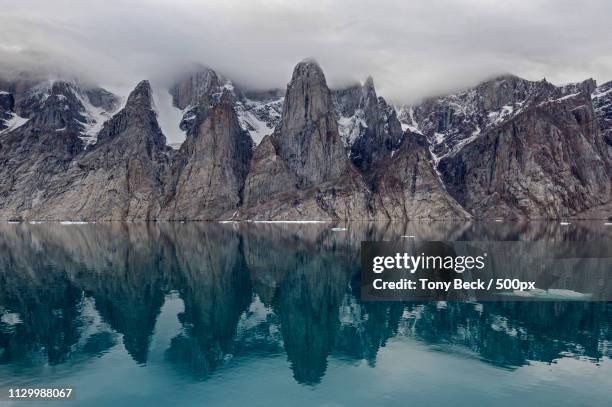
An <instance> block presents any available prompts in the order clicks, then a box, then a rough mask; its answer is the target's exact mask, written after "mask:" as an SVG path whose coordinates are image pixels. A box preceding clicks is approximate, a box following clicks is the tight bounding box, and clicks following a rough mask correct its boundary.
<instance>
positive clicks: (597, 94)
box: [592, 82, 612, 154]
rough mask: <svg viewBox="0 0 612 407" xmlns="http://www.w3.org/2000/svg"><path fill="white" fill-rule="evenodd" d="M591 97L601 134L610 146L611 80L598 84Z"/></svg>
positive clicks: (611, 114)
mask: <svg viewBox="0 0 612 407" xmlns="http://www.w3.org/2000/svg"><path fill="white" fill-rule="evenodd" d="M592 97H593V107H594V108H595V114H596V116H597V119H598V120H599V126H600V127H601V132H602V136H603V138H604V140H605V142H606V143H607V144H608V146H610V148H612V82H607V83H604V84H603V85H601V86H599V87H598V88H597V89H596V90H595V91H594V92H593V94H592ZM610 154H612V153H610Z"/></svg>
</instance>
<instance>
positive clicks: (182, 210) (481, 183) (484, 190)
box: [0, 60, 612, 221]
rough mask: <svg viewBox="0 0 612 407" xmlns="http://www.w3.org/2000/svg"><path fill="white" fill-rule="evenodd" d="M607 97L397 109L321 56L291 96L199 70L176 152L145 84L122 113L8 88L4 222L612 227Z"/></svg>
mask: <svg viewBox="0 0 612 407" xmlns="http://www.w3.org/2000/svg"><path fill="white" fill-rule="evenodd" d="M611 89H612V86H611V85H610V83H607V84H604V85H601V86H599V87H597V86H596V84H595V82H594V81H593V80H587V81H584V82H582V83H577V84H571V85H566V86H561V87H559V86H554V85H552V84H550V83H549V82H547V81H545V80H542V81H538V82H532V81H527V80H524V79H521V78H518V77H515V76H510V75H507V76H503V77H498V78H495V79H492V80H489V81H486V82H483V83H482V84H480V85H478V86H476V87H474V88H472V89H469V90H467V91H464V92H460V93H457V94H452V95H447V96H442V97H438V98H432V99H429V100H426V101H424V102H423V103H421V104H418V105H415V106H405V107H402V108H400V109H399V112H398V113H397V114H396V112H395V109H394V108H393V107H392V106H390V105H389V104H387V102H386V101H385V100H384V99H383V98H382V97H379V96H378V95H377V94H376V90H375V88H374V83H373V80H372V79H371V78H368V79H367V80H366V81H365V83H364V84H363V85H360V84H359V85H354V86H350V87H347V88H344V89H340V90H334V91H332V90H330V89H329V88H328V86H327V82H326V79H325V75H324V74H323V71H322V70H321V68H320V67H319V65H318V64H317V63H316V62H314V61H312V60H305V61H302V62H300V63H299V64H298V65H297V66H296V67H295V69H294V71H293V75H292V78H291V81H290V82H289V84H288V86H287V90H286V92H285V95H284V96H282V95H281V93H280V92H279V91H276V90H272V91H267V92H265V91H261V92H258V91H246V90H242V89H240V88H239V87H237V86H234V84H232V82H231V81H229V80H227V79H225V78H223V77H222V76H220V75H218V74H216V73H215V72H214V71H213V70H211V69H208V68H199V69H198V70H197V71H196V72H195V73H192V74H190V75H186V76H185V77H183V78H182V79H180V80H179V81H177V83H176V84H175V85H174V86H172V87H171V88H170V89H169V92H170V95H171V97H172V102H173V105H174V107H176V108H177V109H180V110H181V115H182V117H181V120H180V127H181V128H182V130H183V131H184V132H185V135H186V139H185V141H184V142H183V143H182V145H181V147H180V149H179V150H172V149H170V148H169V147H168V146H167V145H166V144H167V143H166V139H165V137H164V135H163V133H162V131H161V130H160V126H159V124H158V115H157V113H156V109H155V106H154V105H153V100H152V90H151V87H150V85H149V83H148V82H147V81H143V82H141V83H140V84H139V85H138V86H137V87H136V88H135V89H134V91H133V92H132V93H131V94H130V95H129V97H128V98H127V102H126V104H125V107H124V108H123V109H121V110H120V111H119V112H116V113H115V110H116V109H117V106H118V105H119V98H117V97H116V96H115V95H113V94H111V93H109V92H107V91H105V90H104V89H101V88H81V87H79V86H78V85H77V84H76V83H74V82H64V81H45V82H36V81H31V80H29V79H24V80H22V81H16V82H10V83H9V82H3V81H0V219H43V220H92V221H93V220H157V219H159V220H220V219H254V220H372V219H448V218H460V219H463V218H467V217H470V216H474V217H478V218H480V217H483V218H489V217H509V218H519V217H521V218H564V217H594V218H605V219H608V218H610V216H611V215H612V213H611V210H612V192H611V176H610V174H612V141H611V137H612V136H611V134H612V133H611V131H612V113H611V112H612V111H611V106H612V92H611ZM160 117H161V118H162V120H165V119H163V115H161V116H160ZM176 121H177V123H174V124H173V125H174V126H176V125H177V124H179V123H178V120H176ZM162 124H164V125H167V124H168V123H167V122H165V121H164V122H162ZM164 128H167V127H164Z"/></svg>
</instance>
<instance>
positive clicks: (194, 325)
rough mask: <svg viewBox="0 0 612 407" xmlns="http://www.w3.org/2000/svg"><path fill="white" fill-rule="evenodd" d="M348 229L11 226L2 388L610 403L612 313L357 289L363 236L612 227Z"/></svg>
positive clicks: (604, 233)
mask: <svg viewBox="0 0 612 407" xmlns="http://www.w3.org/2000/svg"><path fill="white" fill-rule="evenodd" d="M343 226H346V228H347V230H343V231H333V230H332V229H331V228H332V225H329V224H254V223H248V224H247V223H240V224H232V223H228V224H221V223H187V224H164V223H159V224H131V225H129V224H121V223H117V224H104V225H102V224H98V225H61V224H36V225H32V224H6V223H5V224H0V255H1V257H0V389H2V391H5V389H6V387H8V386H20V387H33V386H46V387H50V386H65V387H73V388H74V389H75V396H76V397H75V399H74V400H73V401H70V402H66V401H61V402H49V401H45V402H39V403H36V402H26V403H25V404H24V405H36V404H41V405H45V406H51V405H87V406H109V405H116V406H121V405H130V406H151V405H172V406H181V405H190V406H191V405H206V406H213V405H224V406H227V405H242V406H259V405H261V406H271V405H288V404H290V405H292V406H298V405H307V406H311V405H325V406H338V405H350V406H355V405H369V406H372V405H392V406H405V405H417V406H440V405H445V406H476V405H483V406H491V405H495V406H516V405H521V406H549V405H550V406H610V405H612V361H611V360H610V358H611V356H612V303H584V302H564V303H561V302H554V303H553V302H538V303H525V302H504V303H481V304H478V303H455V302H448V303H442V302H428V303H401V302H392V303H380V302H379V303H366V302H360V300H359V281H358V272H359V270H360V265H359V262H360V260H359V245H360V242H361V240H393V239H398V238H400V237H401V236H402V235H411V236H415V237H416V238H418V239H430V240H527V241H530V240H549V241H551V240H554V241H563V240H605V239H612V226H606V225H604V223H603V222H597V223H582V224H572V225H567V226H563V225H560V224H558V223H536V224H533V223H532V224H517V223H514V224H505V223H472V224H465V223H461V224H449V223H408V224H398V223H391V224H369V223H359V224H349V225H343ZM3 403H4V404H6V405H9V403H8V401H6V399H4V400H2V399H0V405H2V404H3ZM22 403H23V402H21V401H18V402H15V403H14V404H15V405H21V404H22Z"/></svg>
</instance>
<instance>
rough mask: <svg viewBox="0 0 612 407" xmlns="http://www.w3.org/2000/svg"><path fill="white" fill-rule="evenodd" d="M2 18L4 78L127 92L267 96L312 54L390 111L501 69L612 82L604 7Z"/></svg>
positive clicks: (421, 4) (156, 6)
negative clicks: (198, 82)
mask: <svg viewBox="0 0 612 407" xmlns="http://www.w3.org/2000/svg"><path fill="white" fill-rule="evenodd" d="M2 3H6V4H2ZM0 9H2V10H3V12H2V14H1V15H0V73H1V74H3V75H5V76H7V75H15V74H18V73H19V72H23V71H36V72H41V73H45V74H46V73H48V72H51V73H52V74H56V75H60V76H76V77H79V78H81V79H83V80H88V81H92V82H96V83H100V84H102V85H107V86H110V87H126V86H129V85H132V84H134V83H135V82H136V81H138V80H139V79H142V78H150V79H153V80H158V81H163V80H164V78H165V79H167V78H170V77H172V76H173V75H176V74H177V73H178V72H180V71H181V70H183V69H185V67H186V66H189V64H191V63H194V62H196V63H202V64H205V65H208V66H211V67H213V68H215V69H216V70H218V71H220V72H221V73H223V74H225V75H226V76H228V77H230V78H232V79H234V80H235V81H237V82H238V83H241V84H243V85H245V86H248V87H253V88H268V87H283V86H284V85H285V84H286V82H287V81H288V80H289V77H290V75H291V70H292V67H293V65H294V64H295V63H296V62H297V61H299V60H301V59H303V58H304V57H310V56H312V57H315V58H316V59H317V60H318V61H319V62H320V63H321V65H322V66H323V69H324V70H325V72H326V75H327V77H328V81H329V82H330V84H331V85H335V86H341V85H343V84H347V83H349V82H352V81H356V80H363V79H364V78H365V77H366V76H367V75H369V74H371V75H372V76H373V77H374V78H375V81H376V83H377V88H378V90H379V93H381V94H383V95H384V96H386V97H387V98H389V99H391V100H392V101H396V102H411V101H415V100H417V99H419V98H422V97H424V96H428V95H432V94H437V93H443V92H447V91H451V90H455V89H458V88H461V87H465V86H469V85H473V84H475V83H476V82H478V81H480V80H482V79H485V78H488V77H490V76H493V75H496V74H500V73H508V72H509V73H515V74H517V75H520V76H523V77H526V78H528V79H534V80H535V79H541V78H542V77H546V78H547V79H548V80H550V81H552V82H555V83H565V82H572V81H579V80H582V79H585V78H587V77H595V78H596V79H597V80H598V81H600V82H603V81H608V80H611V79H612V53H611V52H610V50H612V28H610V27H611V25H610V24H609V21H608V20H609V16H610V15H612V3H610V2H609V1H598V0H595V1H585V2H580V3H577V2H575V1H571V2H570V1H566V0H530V1H504V2H497V1H486V0H457V1H451V0H430V1H403V2H402V1H390V0H382V1H381V0H379V1H355V0H353V1H351V0H336V1H333V0H312V1H308V2H305V1H304V2H300V1H291V0H286V1H282V0H251V1H235V0H224V1H219V0H217V1H195V0H191V1H188V0H178V1H177V0H173V1H170V0H165V1H162V0H157V1H144V0H135V1H131V2H125V1H115V0H113V1H99V0H90V1H87V2H76V1H68V0H55V1H52V2H51V1H45V0H38V1H23V2H8V1H6V2H5V1H4V0H2V1H0Z"/></svg>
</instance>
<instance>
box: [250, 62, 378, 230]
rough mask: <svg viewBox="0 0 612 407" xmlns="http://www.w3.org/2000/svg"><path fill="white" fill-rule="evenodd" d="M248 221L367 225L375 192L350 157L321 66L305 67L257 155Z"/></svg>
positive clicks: (306, 64) (300, 66) (300, 68)
mask: <svg viewBox="0 0 612 407" xmlns="http://www.w3.org/2000/svg"><path fill="white" fill-rule="evenodd" d="M245 197H246V199H245V206H244V207H243V208H242V209H241V210H240V212H239V215H238V216H239V217H240V218H247V219H351V218H355V219H367V218H370V217H371V208H370V202H369V200H370V199H371V197H370V192H369V190H368V188H367V186H366V185H365V183H364V182H363V180H362V179H361V177H360V175H359V174H358V173H357V171H356V170H355V169H354V167H353V166H352V164H351V163H350V161H349V159H348V157H347V156H346V154H345V150H344V146H343V144H342V140H341V139H340V135H339V133H338V126H337V122H336V116H335V113H334V107H333V102H332V98H331V92H330V90H329V88H328V87H327V84H326V81H325V76H324V74H323V71H322V70H321V68H320V67H319V65H318V64H317V63H316V62H314V61H312V60H305V61H302V62H300V63H299V64H298V65H297V66H296V67H295V69H294V71H293V77H292V79H291V82H290V83H289V84H288V86H287V93H286V96H285V102H284V104H283V115H282V118H281V122H280V124H279V125H278V127H277V129H276V130H275V132H274V133H273V134H272V136H271V137H266V138H264V140H263V141H262V142H261V144H260V145H259V146H258V148H257V149H256V151H255V154H254V157H253V160H252V163H251V170H250V172H249V175H248V176H247V180H246V187H245Z"/></svg>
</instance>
